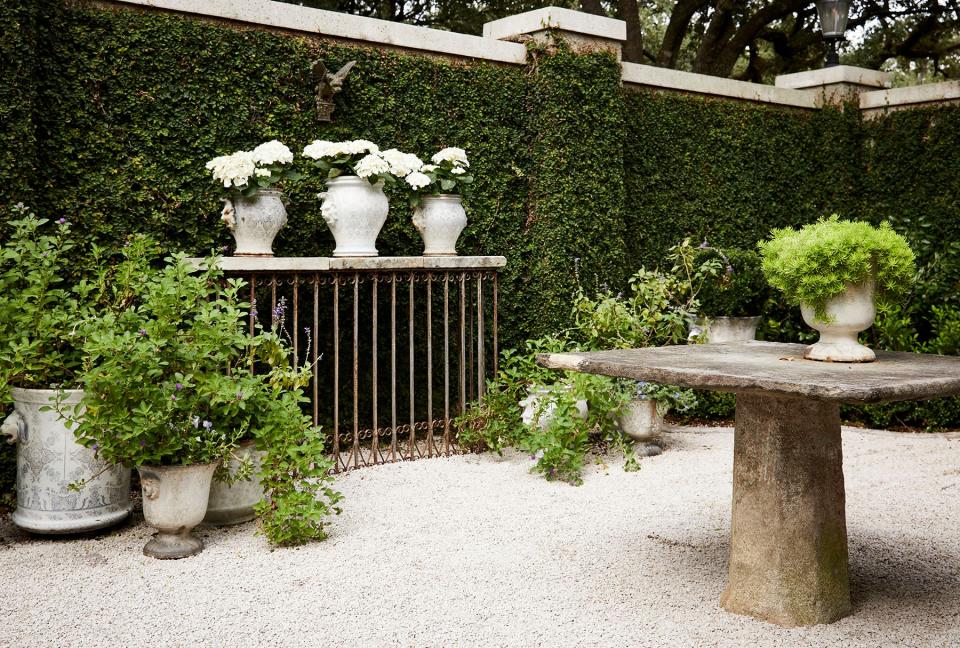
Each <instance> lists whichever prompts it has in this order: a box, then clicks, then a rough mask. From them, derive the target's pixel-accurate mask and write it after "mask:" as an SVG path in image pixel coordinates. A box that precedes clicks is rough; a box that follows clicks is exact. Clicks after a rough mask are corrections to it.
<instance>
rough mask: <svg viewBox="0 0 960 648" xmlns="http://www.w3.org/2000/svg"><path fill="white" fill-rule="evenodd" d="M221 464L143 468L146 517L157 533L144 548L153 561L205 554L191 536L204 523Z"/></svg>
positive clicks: (141, 481) (139, 468)
mask: <svg viewBox="0 0 960 648" xmlns="http://www.w3.org/2000/svg"><path fill="white" fill-rule="evenodd" d="M216 469H217V464H216V463H212V464H197V465H192V466H140V467H138V468H137V470H139V471H140V484H141V486H142V488H143V518H144V519H145V520H146V522H147V524H149V525H150V526H152V527H153V528H154V529H156V530H157V533H156V535H154V537H153V539H152V540H150V542H148V543H147V544H146V545H144V547H143V553H144V555H146V556H150V557H151V558H161V559H171V558H187V557H188V556H193V555H196V554H198V553H200V552H201V551H203V540H201V539H200V538H198V537H196V536H195V535H193V534H192V533H191V531H193V528H194V527H196V526H197V525H198V524H200V522H201V521H203V516H204V514H205V513H206V512H207V501H208V499H209V498H210V483H211V482H212V481H213V473H214V472H215V471H216Z"/></svg>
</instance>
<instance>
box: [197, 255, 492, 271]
mask: <svg viewBox="0 0 960 648" xmlns="http://www.w3.org/2000/svg"><path fill="white" fill-rule="evenodd" d="M187 261H188V262H189V263H191V264H192V265H193V266H194V267H197V268H199V267H200V264H201V263H203V261H204V259H202V258H199V257H195V258H190V259H187ZM218 265H219V267H220V268H221V269H222V270H223V271H224V272H231V273H236V272H327V271H333V270H487V269H497V268H502V267H504V266H505V265H507V259H506V257H502V256H449V257H423V256H405V257H243V256H229V257H221V258H220V260H219V263H218Z"/></svg>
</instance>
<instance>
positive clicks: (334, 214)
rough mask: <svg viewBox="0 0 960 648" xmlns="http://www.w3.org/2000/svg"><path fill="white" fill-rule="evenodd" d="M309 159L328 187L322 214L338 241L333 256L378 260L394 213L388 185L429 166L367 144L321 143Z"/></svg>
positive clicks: (313, 147) (308, 152) (307, 151)
mask: <svg viewBox="0 0 960 648" xmlns="http://www.w3.org/2000/svg"><path fill="white" fill-rule="evenodd" d="M303 155H304V156H305V157H308V158H310V159H312V160H313V164H314V166H316V167H317V168H318V169H319V170H320V171H321V172H322V173H323V177H324V180H325V182H326V185H327V190H326V191H325V192H323V193H321V194H320V198H321V199H322V200H323V204H322V206H321V213H322V214H323V220H324V221H325V222H326V223H327V227H329V228H330V232H331V233H332V234H333V238H334V240H336V242H337V247H336V249H334V251H333V256H335V257H374V256H377V255H378V252H377V245H376V243H377V236H379V234H380V230H381V229H382V228H383V224H384V223H385V222H386V220H387V214H388V213H389V211H390V202H389V200H388V199H387V196H386V194H385V193H384V192H383V190H384V187H385V186H386V185H388V184H390V185H392V184H394V183H396V182H397V180H398V179H400V178H406V177H407V176H409V175H410V174H412V173H415V172H417V171H419V170H420V168H421V167H422V166H423V162H422V161H421V160H420V158H418V157H417V156H416V155H412V154H410V153H403V152H401V151H398V150H397V149H389V150H386V151H381V150H380V148H379V147H378V146H377V145H376V144H374V143H373V142H368V141H366V140H353V141H349V142H327V141H323V140H316V141H314V142H312V143H311V144H308V145H307V146H306V148H304V149H303Z"/></svg>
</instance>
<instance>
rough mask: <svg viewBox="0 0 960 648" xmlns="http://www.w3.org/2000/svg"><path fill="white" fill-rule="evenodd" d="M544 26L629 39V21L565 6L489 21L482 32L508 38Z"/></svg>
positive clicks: (621, 39) (619, 39)
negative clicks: (565, 7)
mask: <svg viewBox="0 0 960 648" xmlns="http://www.w3.org/2000/svg"><path fill="white" fill-rule="evenodd" d="M545 29H558V30H560V31H565V32H571V33H574V34H580V35H582V36H593V37H594V38H602V39H605V40H613V41H625V40H626V39H627V23H625V22H624V21H622V20H616V19H615V18H607V17H606V16H596V15H594V14H589V13H585V12H583V11H575V10H573V9H564V8H562V7H544V8H542V9H536V10H534V11H527V12H525V13H522V14H517V15H515V16H507V17H506V18H501V19H499V20H494V21H492V22H488V23H486V24H484V26H483V36H484V38H496V39H506V38H511V37H514V36H521V35H523V34H532V33H535V32H540V31H543V30H545Z"/></svg>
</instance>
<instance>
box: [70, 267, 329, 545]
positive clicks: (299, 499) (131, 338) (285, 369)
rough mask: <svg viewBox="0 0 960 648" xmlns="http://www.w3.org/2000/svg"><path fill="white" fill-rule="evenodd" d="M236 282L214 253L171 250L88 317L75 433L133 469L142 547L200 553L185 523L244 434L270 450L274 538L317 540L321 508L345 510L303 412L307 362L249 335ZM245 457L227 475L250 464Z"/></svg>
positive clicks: (265, 509) (198, 516) (195, 519)
mask: <svg viewBox="0 0 960 648" xmlns="http://www.w3.org/2000/svg"><path fill="white" fill-rule="evenodd" d="M242 287H243V283H242V282H241V281H240V280H235V279H232V280H227V279H225V278H224V277H223V274H222V272H221V271H220V270H219V269H218V268H217V262H216V259H215V258H210V259H208V260H207V261H206V262H205V263H204V264H203V266H202V268H201V269H200V271H199V272H198V271H196V268H195V267H194V266H193V265H192V264H190V263H189V262H188V261H187V260H186V258H185V257H184V255H174V256H173V257H171V258H169V259H168V263H167V265H166V266H165V267H164V268H163V269H161V270H159V271H156V272H153V273H150V274H148V275H147V276H145V277H144V278H143V279H142V280H141V282H140V284H139V285H138V286H137V287H136V291H137V295H136V300H135V303H133V304H131V305H130V306H129V307H128V308H126V309H125V310H123V311H121V312H119V313H116V314H113V313H108V314H106V315H104V316H102V317H97V318H92V319H90V320H89V321H88V322H87V324H86V325H85V326H84V333H85V335H86V342H85V344H84V352H85V354H86V363H85V366H84V369H83V372H82V374H81V377H82V382H83V385H84V387H85V390H86V391H85V395H84V398H83V401H82V403H81V404H82V405H83V406H85V408H86V413H85V415H84V416H83V417H82V418H80V419H79V420H78V421H77V422H78V425H77V438H78V440H79V442H80V443H82V444H83V445H85V446H88V447H91V448H94V449H95V450H96V451H97V453H98V454H99V455H100V456H102V457H104V458H105V459H107V460H109V461H112V462H115V463H122V464H125V465H127V466H136V467H137V468H138V470H139V472H140V478H141V483H142V486H143V512H144V518H145V519H146V522H147V524H149V525H151V526H153V527H154V528H156V529H157V534H156V535H155V537H154V538H153V539H152V540H150V542H148V543H147V545H146V546H145V547H144V550H143V551H144V553H145V554H146V555H148V556H152V557H155V558H184V557H187V556H191V555H194V554H196V553H198V552H200V551H201V550H202V549H203V543H202V541H201V540H200V539H199V538H196V537H195V536H193V535H192V534H191V531H192V529H193V528H194V527H195V526H196V525H197V524H199V523H200V522H201V521H202V519H203V517H204V515H205V513H206V510H207V505H208V500H209V494H210V486H211V482H212V479H213V477H214V473H215V471H216V470H217V467H218V465H219V464H220V463H221V462H223V461H224V460H229V459H232V458H235V455H234V453H235V452H236V449H237V448H238V446H239V445H240V442H241V441H242V440H243V439H247V438H251V437H253V438H254V439H255V440H256V445H257V449H258V450H261V451H264V452H263V454H262V456H261V463H262V468H261V469H260V471H259V473H258V475H257V476H258V478H259V479H260V480H261V483H262V484H263V487H264V488H265V489H266V490H265V493H264V500H266V501H264V500H261V501H260V502H259V503H258V504H257V509H258V511H259V512H261V513H262V515H261V522H262V528H264V532H265V534H266V535H267V537H268V539H270V540H271V541H272V542H275V543H278V544H290V543H297V542H302V541H304V540H307V539H311V538H322V537H325V531H324V527H323V518H324V516H326V515H327V514H328V513H329V512H331V511H335V512H339V509H337V508H336V506H335V504H336V502H337V501H338V500H339V494H338V493H336V492H335V491H333V490H332V489H330V487H329V485H328V484H329V481H330V477H329V476H328V475H327V472H328V471H329V468H330V466H331V462H330V461H329V459H327V458H326V457H325V456H324V448H323V437H322V435H321V433H320V430H319V429H314V428H312V427H311V426H309V422H308V420H307V419H305V417H304V416H303V413H302V412H301V411H300V409H299V405H300V402H301V401H302V400H303V398H304V397H303V393H302V389H301V388H302V386H303V384H305V382H306V381H308V380H309V367H298V366H295V365H292V364H291V362H290V359H289V358H290V352H289V349H288V348H287V347H286V346H285V345H284V344H283V342H282V340H281V339H280V338H279V337H278V336H277V335H276V334H275V333H273V332H268V331H262V330H258V331H257V332H256V333H255V334H250V333H249V332H248V330H247V325H246V322H247V318H248V316H249V311H250V305H249V304H246V303H244V302H242V300H241V299H240V297H239V295H240V291H241V289H242ZM241 459H242V457H241ZM242 463H246V464H247V468H246V471H245V472H244V473H243V474H240V475H234V477H235V478H238V479H242V478H244V477H245V476H249V473H250V471H251V470H252V469H253V466H252V465H249V462H242Z"/></svg>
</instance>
